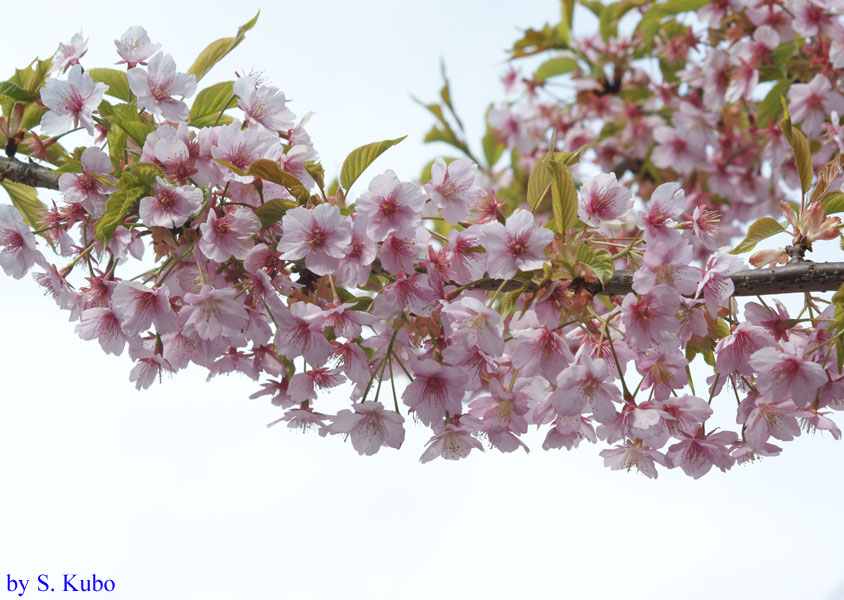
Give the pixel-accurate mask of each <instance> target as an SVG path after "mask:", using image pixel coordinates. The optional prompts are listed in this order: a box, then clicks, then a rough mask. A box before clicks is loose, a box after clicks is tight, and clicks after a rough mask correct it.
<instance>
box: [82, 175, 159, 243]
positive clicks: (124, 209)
mask: <svg viewBox="0 0 844 600" xmlns="http://www.w3.org/2000/svg"><path fill="white" fill-rule="evenodd" d="M148 192H149V189H148V188H147V187H146V186H142V185H131V186H127V187H123V188H120V189H119V190H117V191H116V192H114V193H113V194H112V195H111V196H109V197H108V200H106V208H105V212H104V213H103V216H102V217H100V220H99V221H97V226H96V227H95V228H94V233H95V234H96V236H97V237H98V238H100V239H101V240H102V241H103V243H104V244H108V241H109V240H110V239H111V236H112V235H113V234H114V230H115V229H117V227H118V226H119V225H120V224H121V223H123V220H124V219H125V218H126V217H127V216H128V215H129V211H131V210H132V209H133V208H135V205H137V203H138V201H139V200H140V199H141V198H143V197H144V196H146V195H147V193H148Z"/></svg>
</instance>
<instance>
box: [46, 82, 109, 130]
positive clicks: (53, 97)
mask: <svg viewBox="0 0 844 600" xmlns="http://www.w3.org/2000/svg"><path fill="white" fill-rule="evenodd" d="M107 89H108V86H107V85H106V84H104V83H94V80H93V79H91V76H90V75H89V74H88V73H86V72H83V71H82V67H80V66H79V65H75V66H74V67H73V68H71V69H70V73H69V74H68V76H67V81H59V80H58V79H53V78H52V77H49V78H47V81H46V83H45V84H44V87H43V88H42V89H41V102H43V103H44V106H46V107H47V108H48V109H49V110H48V111H47V112H46V113H45V114H44V116H43V117H42V118H41V131H42V132H43V133H45V134H47V135H59V134H62V133H65V132H67V131H70V130H71V129H73V128H75V127H80V126H81V127H84V128H85V130H86V131H87V132H88V133H89V134H90V135H94V125H95V123H94V116H93V115H94V110H96V108H97V106H99V104H100V102H102V99H103V94H105V92H106V90H107Z"/></svg>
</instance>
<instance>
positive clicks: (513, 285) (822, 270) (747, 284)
mask: <svg viewBox="0 0 844 600" xmlns="http://www.w3.org/2000/svg"><path fill="white" fill-rule="evenodd" d="M630 166H631V165H624V168H630ZM60 176H61V174H60V173H57V172H56V171H54V170H52V169H47V168H45V167H42V166H39V165H36V164H31V163H25V162H21V161H19V160H16V159H14V158H3V157H0V180H2V179H10V180H12V181H16V182H18V183H24V184H26V185H31V186H33V187H42V188H49V189H53V190H57V189H59V177H60ZM730 278H731V279H732V280H733V284H734V285H735V292H734V293H733V295H734V296H756V295H763V294H789V293H797V292H832V291H835V290H837V289H838V288H839V287H841V285H842V284H844V263H840V262H839V263H813V262H811V261H798V262H794V263H791V264H788V265H785V266H782V267H774V268H772V269H749V270H746V271H738V272H737V273H733V275H731V276H730ZM502 283H503V282H502V280H501V279H485V280H483V281H479V282H477V283H476V284H475V285H473V286H472V287H474V288H476V289H491V290H495V289H498V288H499V287H500V286H501V285H502ZM523 285H524V286H525V289H526V290H528V291H529V290H535V289H536V284H533V283H528V284H523V283H521V282H519V281H509V282H507V284H506V285H504V287H503V288H502V289H503V290H504V291H511V290H516V289H519V288H521V287H522V286H523ZM581 285H582V287H583V288H585V289H587V290H589V291H590V292H592V293H593V294H607V295H610V296H623V295H624V294H627V293H629V292H632V291H633V273H632V272H630V271H623V270H619V271H616V272H615V273H614V274H613V276H612V277H610V280H609V281H608V282H607V284H606V285H605V286H602V285H601V284H600V283H599V282H595V283H588V282H587V283H582V284H581Z"/></svg>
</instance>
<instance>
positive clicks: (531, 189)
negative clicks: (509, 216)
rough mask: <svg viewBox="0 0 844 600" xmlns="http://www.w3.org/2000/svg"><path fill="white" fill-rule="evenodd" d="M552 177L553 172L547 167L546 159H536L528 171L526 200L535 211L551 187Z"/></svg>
mask: <svg viewBox="0 0 844 600" xmlns="http://www.w3.org/2000/svg"><path fill="white" fill-rule="evenodd" d="M553 179H554V174H553V172H552V170H551V169H549V168H548V159H547V158H542V159H540V160H539V161H537V163H536V166H534V167H533V170H532V171H531V172H530V178H529V179H528V187H527V202H528V205H529V206H530V209H531V210H533V211H535V210H536V208H537V206H539V203H540V202H542V199H543V198H545V195H546V194H547V193H548V190H549V189H551V182H552V180H553Z"/></svg>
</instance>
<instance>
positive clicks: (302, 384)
mask: <svg viewBox="0 0 844 600" xmlns="http://www.w3.org/2000/svg"><path fill="white" fill-rule="evenodd" d="M345 380H346V379H345V377H343V375H342V374H341V373H340V371H339V370H337V369H329V368H328V367H318V368H316V369H309V370H307V371H304V372H303V373H296V374H295V375H294V376H293V377H292V378H291V379H290V385H289V386H288V387H287V391H288V393H289V394H290V398H291V399H292V400H293V402H294V403H295V404H301V403H302V402H305V401H307V400H316V399H317V390H330V389H331V388H335V387H337V386H338V385H342V384H343V382H344V381H345Z"/></svg>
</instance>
